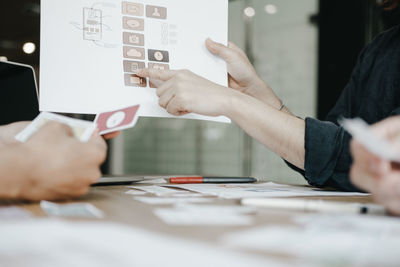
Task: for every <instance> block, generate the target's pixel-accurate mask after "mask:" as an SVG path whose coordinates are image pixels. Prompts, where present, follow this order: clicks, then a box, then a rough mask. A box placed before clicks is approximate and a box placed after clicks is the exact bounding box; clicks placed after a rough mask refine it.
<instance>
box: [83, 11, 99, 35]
mask: <svg viewBox="0 0 400 267" xmlns="http://www.w3.org/2000/svg"><path fill="white" fill-rule="evenodd" d="M101 38H102V11H101V10H100V9H92V8H83V39H84V40H88V41H100V40H101Z"/></svg>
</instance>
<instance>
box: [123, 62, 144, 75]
mask: <svg viewBox="0 0 400 267" xmlns="http://www.w3.org/2000/svg"><path fill="white" fill-rule="evenodd" d="M145 67H146V65H145V64H144V62H140V61H131V60H124V72H132V73H136V72H137V71H139V70H142V69H144V68H145Z"/></svg>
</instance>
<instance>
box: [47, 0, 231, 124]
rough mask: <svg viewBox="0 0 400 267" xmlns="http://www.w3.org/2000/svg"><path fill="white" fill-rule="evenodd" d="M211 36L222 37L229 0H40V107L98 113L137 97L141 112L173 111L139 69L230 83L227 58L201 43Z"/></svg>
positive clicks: (223, 39) (224, 40)
mask: <svg viewBox="0 0 400 267" xmlns="http://www.w3.org/2000/svg"><path fill="white" fill-rule="evenodd" d="M208 37H210V38H212V39H213V40H215V41H217V42H220V43H224V44H227V37H228V1H227V0H219V1H215V0H202V1H197V0H185V1H182V0H150V1H142V0H141V1H136V2H135V1H134V2H127V1H121V0H108V1H106V2H101V1H100V2H96V1H88V0H79V1H78V0H75V1H70V2H68V5H65V1H64V0H42V1H41V38H42V42H41V54H40V56H41V58H40V62H41V67H40V68H41V69H40V109H41V110H43V111H52V112H62V113H81V114H98V113H100V112H103V111H104V110H114V109H118V108H120V107H123V106H129V105H132V104H140V105H141V110H140V112H139V115H140V116H151V117H173V116H171V115H170V114H168V113H167V112H166V111H165V110H164V109H162V108H161V107H160V106H159V105H158V97H157V95H156V92H155V91H156V90H155V89H154V86H153V85H154V82H152V81H149V80H148V79H146V78H141V77H138V76H136V73H137V71H138V70H140V69H143V68H144V67H145V66H146V67H149V68H153V69H159V70H169V69H171V70H176V69H189V70H191V71H193V72H194V73H196V74H197V75H200V76H202V77H205V78H207V79H209V80H211V81H212V82H215V83H217V84H220V85H223V86H227V82H228V81H227V76H226V73H227V70H226V63H225V61H223V60H222V59H221V58H219V57H216V56H214V55H212V54H211V53H210V52H209V51H208V50H207V49H206V47H205V41H206V39H207V38H208ZM60 40H62V42H60ZM188 57H189V58H190V60H188ZM55 59H57V60H55ZM65 73H73V76H72V77H69V78H68V79H66V77H65ZM133 102H134V103H133ZM180 118H192V119H204V120H212V121H223V122H229V121H230V120H228V119H227V118H225V117H218V118H215V117H205V116H200V115H194V114H189V115H186V116H183V117H180Z"/></svg>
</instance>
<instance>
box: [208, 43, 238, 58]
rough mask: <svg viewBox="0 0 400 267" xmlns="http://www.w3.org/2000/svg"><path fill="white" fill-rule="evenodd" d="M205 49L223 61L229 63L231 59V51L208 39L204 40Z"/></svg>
mask: <svg viewBox="0 0 400 267" xmlns="http://www.w3.org/2000/svg"><path fill="white" fill-rule="evenodd" d="M206 47H207V49H208V50H209V51H210V52H211V53H212V54H214V55H216V56H219V57H220V58H222V59H223V60H225V61H229V60H230V59H231V58H232V51H231V49H230V48H228V47H227V46H225V45H223V44H220V43H217V42H214V41H213V40H211V39H210V38H208V39H207V40H206Z"/></svg>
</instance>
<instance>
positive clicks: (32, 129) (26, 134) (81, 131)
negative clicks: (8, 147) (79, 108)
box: [15, 112, 96, 143]
mask: <svg viewBox="0 0 400 267" xmlns="http://www.w3.org/2000/svg"><path fill="white" fill-rule="evenodd" d="M51 121H53V122H58V123H62V124H66V125H68V126H69V127H71V128H72V131H73V132H74V135H75V137H76V138H78V139H79V140H80V141H81V142H87V141H89V139H90V137H91V136H92V134H93V132H94V131H95V129H96V124H94V123H93V122H90V121H84V120H78V119H73V118H69V117H65V116H61V115H57V114H53V113H48V112H42V113H40V114H39V116H37V117H36V118H35V119H34V120H33V121H32V122H31V123H30V124H29V125H28V126H27V127H25V129H24V130H22V131H21V132H20V133H19V134H18V135H17V136H15V139H17V140H18V141H20V142H23V143H24V142H26V141H28V139H29V138H30V137H31V136H32V135H34V134H35V133H36V132H37V131H39V130H40V128H42V127H43V126H44V125H45V124H46V123H48V122H51Z"/></svg>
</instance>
